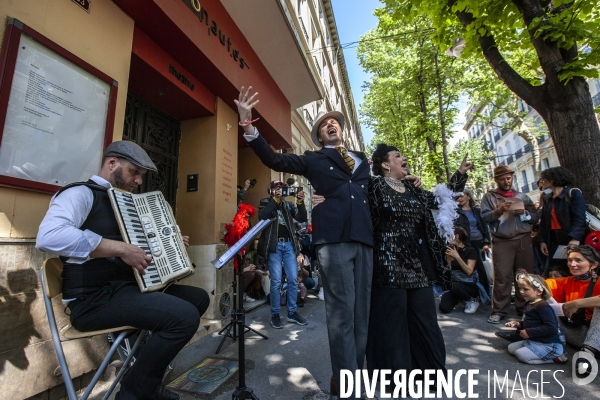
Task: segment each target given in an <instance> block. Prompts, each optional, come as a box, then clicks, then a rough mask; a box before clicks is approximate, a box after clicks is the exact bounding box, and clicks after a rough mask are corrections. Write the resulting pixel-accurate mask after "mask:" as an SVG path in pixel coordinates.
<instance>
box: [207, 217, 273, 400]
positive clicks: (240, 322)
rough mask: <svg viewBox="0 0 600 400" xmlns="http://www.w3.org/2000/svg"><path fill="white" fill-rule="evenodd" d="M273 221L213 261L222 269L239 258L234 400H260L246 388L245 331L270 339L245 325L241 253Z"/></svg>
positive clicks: (233, 318) (234, 313)
mask: <svg viewBox="0 0 600 400" xmlns="http://www.w3.org/2000/svg"><path fill="white" fill-rule="evenodd" d="M273 219H274V218H273ZM273 219H266V220H261V221H259V222H258V224H256V225H255V226H254V227H253V228H252V229H250V230H249V231H248V233H246V234H245V235H244V236H243V237H242V238H241V239H240V240H238V242H237V243H236V244H234V245H233V246H231V248H230V249H229V250H227V251H226V252H225V254H223V255H222V256H221V257H219V258H218V259H216V260H213V261H212V264H213V265H214V266H215V267H216V268H222V267H223V266H224V265H225V264H227V263H228V262H229V261H230V260H231V259H232V258H233V257H237V258H238V271H237V273H236V275H237V288H238V290H237V293H235V291H234V303H235V300H237V307H238V308H237V309H234V310H233V311H231V323H230V325H231V326H233V327H234V329H235V328H237V332H238V333H239V337H238V338H237V341H238V363H239V369H238V372H239V379H238V381H239V382H238V386H237V388H236V389H235V390H234V391H233V393H232V395H231V398H232V400H259V399H258V397H256V395H255V394H254V393H253V391H252V388H250V387H248V386H246V348H245V342H244V334H245V333H246V330H245V329H246V328H248V329H249V330H251V331H252V332H254V333H257V334H259V335H260V336H262V337H263V338H265V339H268V338H267V337H266V336H264V335H262V334H260V333H258V332H256V331H255V330H254V329H252V328H250V327H249V326H247V325H246V323H245V322H246V311H245V310H244V297H243V296H242V291H243V288H242V285H243V283H242V282H243V279H242V270H243V269H244V267H243V266H244V263H243V258H242V255H241V254H240V251H241V250H242V248H243V247H244V246H245V245H246V244H248V243H249V242H250V241H251V240H252V239H254V237H255V236H257V235H258V234H259V233H260V232H262V230H263V229H265V228H266V227H267V226H268V225H269V224H270V223H271V222H273ZM230 329H231V327H230ZM222 331H223V329H222V330H221V332H222ZM221 332H219V333H221ZM235 334H236V331H235V330H234V334H233V336H231V337H232V338H234V340H235V336H236V335H235ZM225 339H227V336H225V337H223V340H221V345H219V349H218V350H217V353H218V352H219V350H220V349H221V346H222V345H223V342H224V341H225Z"/></svg>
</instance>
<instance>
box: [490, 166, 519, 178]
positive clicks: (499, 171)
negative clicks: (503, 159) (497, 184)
mask: <svg viewBox="0 0 600 400" xmlns="http://www.w3.org/2000/svg"><path fill="white" fill-rule="evenodd" d="M514 173H515V171H513V170H512V169H510V167H509V166H508V165H504V164H500V165H498V166H497V167H496V168H494V179H495V178H497V177H499V176H502V175H506V174H514Z"/></svg>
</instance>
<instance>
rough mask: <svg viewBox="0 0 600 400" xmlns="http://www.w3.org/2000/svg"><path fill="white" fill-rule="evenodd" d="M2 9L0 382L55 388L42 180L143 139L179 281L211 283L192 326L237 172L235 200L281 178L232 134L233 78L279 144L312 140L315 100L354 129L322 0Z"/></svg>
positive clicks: (12, 392)
mask: <svg viewBox="0 0 600 400" xmlns="http://www.w3.org/2000/svg"><path fill="white" fill-rule="evenodd" d="M0 12H1V14H2V16H3V18H4V21H6V25H5V26H3V27H2V28H0V29H1V30H0V32H1V39H2V53H0V59H1V60H2V63H1V64H0V122H2V123H1V124H0V125H2V127H3V130H2V131H1V132H2V133H1V134H2V137H1V139H0V140H1V141H0V199H1V200H0V254H1V256H0V300H1V301H0V320H2V324H1V327H0V331H1V334H0V337H1V338H2V341H1V344H0V355H1V356H0V357H1V358H0V393H3V394H5V395H7V396H8V397H10V398H13V399H23V398H28V397H31V396H37V395H39V394H41V393H46V394H48V396H49V397H50V398H54V396H56V394H57V393H59V392H60V385H61V382H62V378H61V377H60V371H59V370H57V367H58V361H57V359H56V355H55V354H54V349H53V346H52V343H51V338H50V332H49V329H48V326H47V322H46V315H45V310H44V306H43V299H42V296H41V293H40V286H39V281H38V273H39V270H40V267H41V264H42V261H43V260H44V259H45V258H47V257H50V256H52V255H51V254H44V253H41V252H39V251H38V250H36V249H35V237H36V235H37V230H38V226H39V223H40V222H41V220H42V218H43V216H44V214H45V213H46V210H47V208H48V203H49V201H50V198H51V196H52V194H53V193H55V192H56V191H57V190H58V189H59V188H60V187H61V186H64V185H65V184H67V183H70V182H73V181H81V180H87V178H88V177H89V176H90V175H92V174H94V173H96V172H97V170H98V169H99V167H100V163H101V155H102V151H103V149H104V148H105V147H106V146H107V145H108V144H110V143H111V142H112V141H115V140H121V139H127V140H133V141H135V142H137V143H138V144H140V145H141V146H142V147H143V148H144V149H146V151H147V152H148V153H149V154H150V156H151V157H152V159H153V161H154V162H155V164H156V165H157V166H158V169H159V172H158V173H156V174H153V173H149V174H148V176H147V177H146V179H145V181H144V184H143V188H142V190H143V191H150V190H160V191H162V192H163V194H164V195H165V197H166V198H167V200H168V201H169V202H170V204H171V205H172V207H173V209H174V212H175V216H176V219H177V220H178V223H179V225H180V228H181V231H182V232H184V233H185V234H186V235H189V236H190V243H191V246H190V248H189V254H190V258H191V259H192V261H193V262H194V263H195V264H196V265H197V266H198V267H197V269H196V274H194V275H193V276H192V277H190V278H186V283H187V284H192V285H197V286H201V287H203V288H204V289H206V290H207V292H208V293H209V294H211V307H209V310H208V311H207V314H205V315H204V316H203V318H204V319H203V321H204V323H203V324H201V327H200V329H199V331H198V334H197V335H196V337H195V339H194V340H197V339H198V338H200V337H202V336H203V335H206V334H207V330H208V329H210V328H209V327H211V326H212V327H216V326H218V325H219V324H220V321H221V319H222V318H223V317H224V316H223V315H220V313H219V312H220V302H221V301H222V299H223V298H224V296H225V295H226V294H227V293H228V291H230V290H231V288H230V286H229V285H230V283H231V281H232V279H231V273H232V272H231V268H230V267H228V268H223V269H222V270H219V271H216V270H215V269H214V268H213V267H212V265H211V264H210V261H211V260H213V259H215V258H217V256H218V255H219V254H221V253H222V252H223V251H224V250H225V246H224V244H223V242H222V235H223V230H224V226H225V224H227V223H230V222H231V220H232V218H233V216H234V215H235V212H236V188H235V187H236V185H237V184H240V183H243V182H244V181H245V180H246V179H250V178H255V179H257V185H256V187H255V188H254V189H252V190H250V192H249V194H248V198H247V199H245V201H246V202H248V203H250V204H255V205H256V204H258V201H259V200H260V199H261V198H263V197H265V196H266V185H267V184H268V182H269V181H271V180H272V179H276V178H279V177H280V174H278V173H275V172H273V171H270V170H269V169H267V168H265V167H264V166H263V165H262V164H261V163H260V161H259V160H258V158H257V157H256V156H254V154H253V153H252V151H251V150H250V149H249V148H248V146H247V144H246V141H245V139H243V136H242V130H241V128H240V127H239V126H238V116H237V110H236V107H235V104H234V102H233V100H234V99H236V98H237V95H238V91H239V88H240V87H242V86H246V87H247V86H253V87H254V89H255V90H257V91H259V92H260V103H259V104H258V105H257V106H256V109H255V116H256V117H258V118H260V119H259V121H258V122H256V124H255V125H256V126H257V128H258V129H259V130H260V132H261V134H262V135H263V136H264V137H265V139H266V140H267V141H268V142H269V143H270V144H271V145H272V147H273V148H274V149H275V150H278V151H285V150H287V151H294V152H296V153H302V152H303V151H304V150H307V149H312V148H313V144H312V141H311V140H310V118H314V116H315V114H316V113H317V112H318V111H319V110H333V109H336V110H339V111H342V112H343V113H344V115H346V118H347V128H346V137H347V142H348V147H350V148H354V149H362V146H363V144H362V136H361V133H360V127H359V126H358V118H357V116H356V110H355V107H354V103H353V99H352V94H351V92H350V86H349V83H348V79H347V74H346V71H345V66H344V64H343V55H342V54H341V52H339V53H335V52H334V51H333V50H332V49H334V48H336V46H337V47H338V48H339V40H338V38H337V32H336V30H335V21H334V20H333V11H332V10H331V4H330V2H329V1H313V0H303V1H301V2H299V3H298V4H296V2H292V1H286V0H256V1H253V2H240V1H236V0H148V1H145V2H138V1H134V0H93V1H92V2H89V1H83V0H23V1H19V2H14V1H11V0H0ZM307 32H310V35H309V36H308V37H307ZM328 43H331V44H328ZM318 49H321V50H318ZM313 52H314V53H313ZM314 56H317V59H316V60H315V58H314ZM325 62H326V64H325ZM309 116H310V118H309ZM300 184H302V185H303V186H304V187H305V188H309V184H308V182H305V181H300ZM56 300H58V299H56ZM63 309H64V307H63V306H62V304H61V303H60V300H58V301H57V302H56V303H55V312H56V314H57V315H59V316H60V321H59V326H62V327H64V326H65V325H66V324H67V323H68V318H67V317H66V316H65V315H64V313H63ZM105 342H106V339H105V338H102V337H98V338H94V339H84V340H76V341H71V342H69V343H68V344H67V345H66V348H65V350H66V354H67V359H68V360H69V361H70V366H71V372H72V375H73V376H82V375H84V374H86V373H88V372H89V371H91V370H92V369H94V368H95V367H96V366H97V364H98V362H99V360H100V359H101V355H102V354H103V353H104V351H105V349H106V343H105ZM23 382H27V384H23ZM57 388H58V389H57ZM40 396H41V395H40ZM44 396H46V395H44ZM44 396H42V397H44Z"/></svg>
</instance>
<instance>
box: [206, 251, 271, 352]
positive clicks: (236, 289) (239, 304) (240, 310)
mask: <svg viewBox="0 0 600 400" xmlns="http://www.w3.org/2000/svg"><path fill="white" fill-rule="evenodd" d="M235 257H236V258H237V261H238V269H237V272H236V273H235V275H234V276H233V282H232V286H233V310H231V322H230V323H228V324H227V325H226V326H225V327H223V329H221V330H220V331H219V335H223V332H225V334H224V335H223V339H221V343H220V344H219V347H217V351H216V352H215V354H219V352H220V351H221V348H222V347H223V345H224V344H225V340H227V338H231V339H232V340H233V341H234V342H235V341H236V340H237V338H238V334H237V332H238V327H239V320H240V319H241V321H242V326H241V327H239V329H244V334H246V333H248V332H250V331H252V332H254V333H256V334H257V335H258V336H260V337H262V338H263V339H266V340H269V338H268V337H267V336H266V335H263V334H262V333H260V332H258V331H256V330H254V329H253V328H251V327H250V326H248V325H246V310H245V309H244V296H243V294H242V293H243V292H244V288H243V287H242V286H243V281H244V276H243V274H244V268H243V266H244V259H243V257H242V255H241V254H240V253H237V254H236V255H235Z"/></svg>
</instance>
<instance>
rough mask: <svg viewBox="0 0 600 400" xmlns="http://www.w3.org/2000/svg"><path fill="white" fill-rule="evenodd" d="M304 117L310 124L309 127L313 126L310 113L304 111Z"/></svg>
mask: <svg viewBox="0 0 600 400" xmlns="http://www.w3.org/2000/svg"><path fill="white" fill-rule="evenodd" d="M304 117H305V118H306V122H308V126H312V124H313V119H312V117H311V116H310V113H309V112H308V111H307V110H304Z"/></svg>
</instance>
